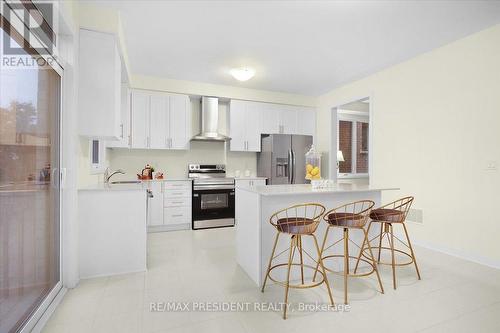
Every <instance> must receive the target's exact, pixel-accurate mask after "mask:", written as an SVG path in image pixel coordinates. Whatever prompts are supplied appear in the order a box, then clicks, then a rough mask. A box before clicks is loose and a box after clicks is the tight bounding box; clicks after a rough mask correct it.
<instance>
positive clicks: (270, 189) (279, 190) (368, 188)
mask: <svg viewBox="0 0 500 333" xmlns="http://www.w3.org/2000/svg"><path fill="white" fill-rule="evenodd" d="M241 190H243V191H249V192H253V193H257V194H260V195H263V196H275V195H297V194H321V193H346V192H378V191H385V190H399V188H397V187H382V186H373V185H367V184H352V183H338V184H334V185H333V186H330V187H326V188H318V189H314V188H313V187H312V185H310V184H294V185H267V186H252V187H247V188H241Z"/></svg>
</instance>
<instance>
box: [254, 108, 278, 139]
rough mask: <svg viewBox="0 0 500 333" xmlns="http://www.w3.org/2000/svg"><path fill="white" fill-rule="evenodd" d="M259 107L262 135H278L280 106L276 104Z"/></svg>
mask: <svg viewBox="0 0 500 333" xmlns="http://www.w3.org/2000/svg"><path fill="white" fill-rule="evenodd" d="M259 104H260V107H261V115H262V118H261V121H262V125H261V130H262V134H280V130H281V123H280V109H279V108H280V106H279V105H278V104H270V103H259Z"/></svg>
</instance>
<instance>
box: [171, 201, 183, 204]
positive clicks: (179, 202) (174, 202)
mask: <svg viewBox="0 0 500 333" xmlns="http://www.w3.org/2000/svg"><path fill="white" fill-rule="evenodd" d="M172 203H173V204H181V203H182V201H172Z"/></svg>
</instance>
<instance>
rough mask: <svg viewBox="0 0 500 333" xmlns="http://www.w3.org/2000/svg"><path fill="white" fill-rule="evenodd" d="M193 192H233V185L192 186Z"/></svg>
mask: <svg viewBox="0 0 500 333" xmlns="http://www.w3.org/2000/svg"><path fill="white" fill-rule="evenodd" d="M193 190H194V191H204V190H234V185H203V186H193Z"/></svg>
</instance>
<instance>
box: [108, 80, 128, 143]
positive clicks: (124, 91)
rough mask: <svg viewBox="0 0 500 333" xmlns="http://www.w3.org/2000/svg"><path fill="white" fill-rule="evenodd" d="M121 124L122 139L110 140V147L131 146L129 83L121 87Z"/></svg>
mask: <svg viewBox="0 0 500 333" xmlns="http://www.w3.org/2000/svg"><path fill="white" fill-rule="evenodd" d="M120 109H121V117H120V120H121V124H120V139H119V140H118V141H108V142H107V147H109V148H130V91H129V89H128V85H127V84H122V87H121V103H120Z"/></svg>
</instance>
